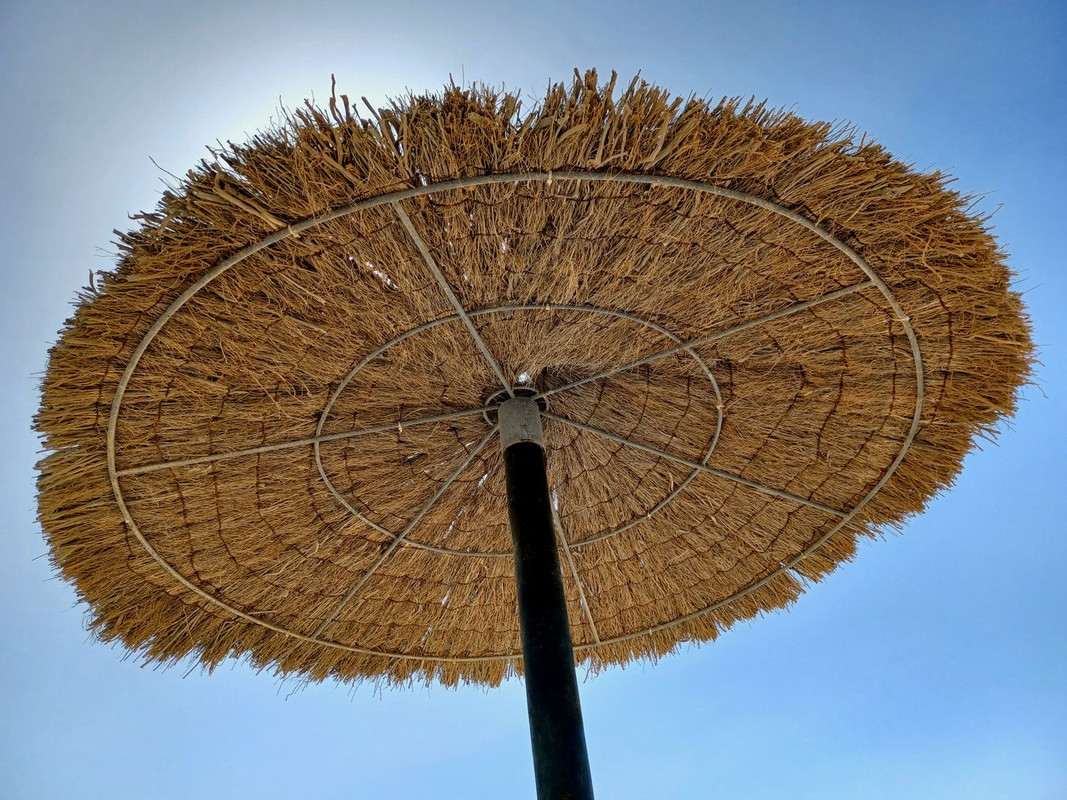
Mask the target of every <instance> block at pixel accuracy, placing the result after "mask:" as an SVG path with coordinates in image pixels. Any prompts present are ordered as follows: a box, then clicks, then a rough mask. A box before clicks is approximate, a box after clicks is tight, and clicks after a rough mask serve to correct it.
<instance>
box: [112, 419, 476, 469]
mask: <svg viewBox="0 0 1067 800" xmlns="http://www.w3.org/2000/svg"><path fill="white" fill-rule="evenodd" d="M485 411H486V409H485V408H468V409H466V410H464V411H452V412H449V413H448V414H435V415H434V416H432V417H419V418H416V419H401V420H397V421H396V422H389V423H386V424H384V425H373V426H371V427H369V428H357V429H356V430H352V431H342V432H340V433H326V434H323V435H321V436H312V437H311V438H310V439H291V440H290V441H287V442H277V443H275V444H264V445H260V446H259V447H248V448H245V449H244V450H231V451H229V452H227V453H214V454H212V455H209V456H195V457H193V458H183V459H179V460H177V461H163V462H160V463H157V464H145V465H144V466H140V467H128V468H127V469H120V470H117V471H116V472H115V475H117V476H118V477H120V478H121V477H124V476H126V475H143V474H145V473H147V472H159V471H160V470H163V469H172V468H174V467H191V466H193V465H195V464H210V463H212V462H214V461H225V460H227V459H230V458H241V457H242V456H255V455H259V454H260V453H273V452H277V451H279V450H291V449H293V448H295V447H305V446H311V445H315V444H321V443H322V442H336V441H338V440H341V439H354V438H355V437H357V436H366V435H367V434H369V433H383V432H384V431H392V430H396V429H397V428H403V427H404V426H414V425H428V424H430V423H434V422H448V421H449V420H453V419H462V418H463V417H472V416H474V415H475V414H482V413H484V412H485Z"/></svg>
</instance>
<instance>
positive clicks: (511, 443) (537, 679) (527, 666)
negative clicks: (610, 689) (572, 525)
mask: <svg viewBox="0 0 1067 800" xmlns="http://www.w3.org/2000/svg"><path fill="white" fill-rule="evenodd" d="M499 418H500V436H501V442H502V445H503V448H504V468H505V472H506V476H507V492H508V518H509V520H510V522H511V537H512V540H513V541H514V543H515V583H516V588H517V590H518V596H519V626H520V628H521V629H522V657H523V671H524V673H525V681H526V707H527V710H528V712H529V715H530V739H531V742H532V744H533V758H534V775H535V777H536V781H537V798H538V800H592V798H593V780H592V777H591V775H590V772H589V756H588V754H587V752H586V748H585V730H584V728H583V726H582V707H581V703H580V702H579V699H578V680H577V677H576V676H575V673H574V647H573V645H572V643H571V628H570V622H569V621H568V619H567V603H566V599H565V597H564V594H563V576H562V575H561V573H560V567H559V555H558V552H557V549H556V535H555V531H554V529H553V525H552V506H551V501H550V499H549V493H548V478H547V475H546V472H545V451H544V443H543V437H542V434H541V413H540V410H539V409H538V407H537V404H536V402H535V401H534V400H532V399H530V398H528V397H514V398H512V399H510V400H507V401H505V402H504V403H503V404H501V406H500V409H499Z"/></svg>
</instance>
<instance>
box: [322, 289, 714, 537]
mask: <svg viewBox="0 0 1067 800" xmlns="http://www.w3.org/2000/svg"><path fill="white" fill-rule="evenodd" d="M515 311H585V312H589V313H593V314H605V315H608V316H612V317H616V318H618V319H625V320H628V321H630V322H636V323H638V324H640V325H644V326H645V327H647V328H650V329H652V330H654V331H656V333H659V334H660V335H662V336H665V337H666V338H668V339H670V340H671V341H672V342H673V343H675V344H679V345H680V344H682V343H683V341H682V339H680V338H678V337H677V336H676V335H675V334H673V333H671V332H670V331H669V330H667V329H666V328H664V327H663V326H662V325H658V324H657V323H655V322H650V321H649V320H646V319H642V318H641V317H638V316H635V315H633V314H628V313H626V312H624V311H615V310H612V309H608V308H599V307H597V306H584V305H569V304H556V303H545V304H537V305H510V306H492V307H490V308H483V309H478V310H476V311H469V312H467V313H468V314H469V316H471V317H480V316H484V315H487V314H494V313H506V312H515ZM459 319H460V318H459V315H458V314H450V315H448V316H447V317H440V318H439V319H436V320H433V321H431V322H428V323H424V324H422V325H419V326H417V327H415V328H412V329H411V330H408V331H405V332H404V333H402V334H400V335H399V336H397V337H395V338H393V339H391V340H389V341H388V342H386V343H385V344H383V345H381V346H380V347H378V348H376V349H375V350H374V351H372V352H371V353H370V354H368V355H367V356H365V357H364V358H363V359H361V360H360V361H359V363H357V364H356V365H355V366H354V367H353V368H352V370H351V371H350V372H349V373H348V374H347V375H346V376H345V377H344V379H343V380H342V381H341V383H340V384H338V386H337V388H336V389H335V390H334V391H333V394H331V395H330V398H329V400H328V401H327V402H326V405H325V406H324V407H323V410H322V413H321V414H320V415H319V422H318V424H317V425H316V427H315V438H316V441H315V443H314V445H313V448H314V454H315V456H314V457H315V466H316V468H317V469H318V471H319V476H320V477H321V478H322V481H323V483H324V484H325V485H326V488H327V489H328V490H329V492H330V494H332V495H333V496H334V497H335V498H336V499H337V501H338V502H339V503H340V504H341V505H342V506H343V507H344V508H345V510H346V511H348V512H349V513H350V514H352V515H353V516H355V517H356V518H358V519H359V520H360V521H362V522H364V523H365V524H367V525H369V526H370V527H371V528H373V529H374V530H376V531H378V532H379V533H382V534H384V535H386V536H388V537H390V538H392V539H398V538H400V535H399V534H398V533H396V532H395V531H391V530H389V529H388V528H386V527H384V526H382V525H379V524H378V523H377V522H375V521H374V520H372V519H370V518H369V517H368V516H367V515H366V514H364V513H362V512H361V511H360V510H359V509H357V508H356V507H355V506H353V505H352V504H351V503H350V502H348V500H346V499H345V498H344V496H343V495H342V494H341V492H340V491H338V489H337V487H336V486H335V485H334V484H333V482H332V481H331V480H330V478H329V476H328V475H327V474H326V468H325V466H324V465H323V463H322V450H321V447H320V443H319V441H318V439H319V438H320V437H321V436H322V435H323V429H324V427H325V425H326V421H327V419H328V418H329V415H330V411H331V409H332V408H333V406H334V404H335V403H336V402H337V399H338V398H339V397H340V396H341V394H342V393H343V392H344V391H345V389H346V388H347V387H348V385H349V384H350V383H351V382H352V379H353V378H355V377H356V375H357V374H358V373H359V372H360V370H362V369H363V368H364V367H366V366H367V365H368V364H370V363H371V362H372V361H373V360H374V359H376V358H378V357H379V356H381V355H382V354H383V353H385V352H386V351H387V350H389V349H390V348H391V347H394V346H396V345H397V344H399V343H400V342H402V341H404V340H405V339H407V338H409V337H411V336H414V335H415V334H417V333H422V332H424V331H427V330H430V329H431V328H435V327H437V326H438V325H442V324H445V323H451V322H458V321H459ZM682 352H684V353H686V355H688V356H690V357H691V358H692V359H694V360H695V361H696V362H697V364H698V365H699V367H700V369H701V371H702V372H703V373H704V375H706V376H707V379H708V381H709V382H710V383H711V387H712V391H713V393H714V395H715V431H714V432H713V434H712V436H711V440H710V442H709V445H708V448H707V450H706V451H705V452H704V454H703V456H702V457H701V460H700V462H699V463H701V464H707V462H708V460H709V459H710V458H711V454H712V453H713V452H714V450H715V446H716V445H717V444H718V442H719V435H720V433H721V432H722V416H723V402H722V392H721V390H720V389H719V383H718V381H716V380H715V376H714V375H713V374H712V372H711V368H710V367H709V366H708V365H707V363H706V362H705V361H704V359H703V358H701V357H700V355H699V354H698V353H697V352H696V351H695V350H693V349H692V348H685V349H684V350H683V351H682ZM512 391H514V392H516V393H518V392H520V391H521V392H524V393H525V392H529V393H530V394H531V396H534V395H537V396H538V404H539V405H540V403H541V402H542V401H543V402H544V403H545V407H544V408H542V411H544V410H546V409H547V407H548V397H541V396H540V394H539V393H538V392H537V389H536V388H535V387H532V386H522V385H520V386H517V387H515V388H514V389H512ZM509 396H510V395H509V392H508V390H506V389H501V390H500V391H499V392H496V393H494V394H493V395H490V397H489V398H488V399H487V401H486V405H485V408H483V409H482V416H483V418H484V419H485V420H486V422H487V423H489V424H490V425H495V424H496V423H495V421H494V420H492V419H491V414H492V413H493V408H494V398H499V400H500V401H502V400H505V399H507V397H509ZM699 474H700V470H698V469H694V470H692V472H690V473H689V475H687V476H686V477H685V478H684V479H683V480H682V481H680V482H679V483H678V484H677V485H676V486H674V488H673V489H672V490H671V491H670V492H669V493H668V494H667V495H666V496H664V497H663V498H662V499H661V500H660V501H659V502H657V503H656V505H654V506H653V507H652V508H651V509H649V510H648V511H647V512H646V513H645V514H643V515H642V516H640V517H637V518H636V519H632V520H630V521H629V522H626V523H624V524H623V525H620V526H618V527H616V528H613V529H611V530H608V531H604V532H602V533H599V534H597V535H596V536H591V537H588V538H585V539H582V540H581V541H578V542H571V543H570V547H571V548H578V547H582V546H584V545H587V544H592V543H593V542H599V541H601V540H602V539H606V538H608V537H609V536H615V535H617V534H619V533H622V532H623V531H627V530H629V529H630V528H632V527H633V526H634V525H637V524H639V523H641V522H643V521H644V520H646V519H648V518H649V517H651V516H652V515H653V514H655V513H656V512H658V511H659V510H660V509H662V508H663V507H664V506H665V505H667V503H669V502H670V501H671V500H673V499H674V498H675V497H677V496H678V494H679V493H680V492H682V491H683V490H684V489H685V488H686V487H687V486H688V485H689V484H690V483H692V482H693V480H694V479H695V478H696V476H697V475H699ZM402 544H403V545H406V546H410V547H414V548H418V549H421V550H430V551H432V552H435V553H442V554H445V555H458V556H476V557H482V558H511V556H512V551H511V550H506V551H498V552H493V551H488V552H487V551H474V550H453V549H451V548H447V547H437V546H435V545H428V544H423V543H421V542H417V541H413V540H412V539H410V538H404V539H403V542H402Z"/></svg>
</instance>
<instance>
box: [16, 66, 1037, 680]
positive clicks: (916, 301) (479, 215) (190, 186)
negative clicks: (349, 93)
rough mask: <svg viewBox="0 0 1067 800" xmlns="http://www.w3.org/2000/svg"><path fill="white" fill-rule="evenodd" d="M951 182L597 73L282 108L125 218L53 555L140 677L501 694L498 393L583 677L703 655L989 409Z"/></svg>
mask: <svg viewBox="0 0 1067 800" xmlns="http://www.w3.org/2000/svg"><path fill="white" fill-rule="evenodd" d="M368 107H370V106H369V104H368ZM946 184H947V180H946V178H945V177H944V176H943V175H941V174H938V173H934V174H921V173H918V172H916V171H914V170H912V169H910V168H909V167H907V166H906V165H904V164H902V163H900V162H899V161H896V160H894V159H893V158H892V157H891V156H890V155H888V154H887V153H886V152H885V151H884V150H883V149H882V148H881V147H880V146H878V145H877V144H875V143H873V142H871V141H870V140H868V139H866V138H857V137H856V136H855V135H854V133H853V132H852V131H851V130H849V129H845V128H841V127H836V128H835V127H833V126H831V125H828V124H825V123H811V122H807V121H804V120H802V119H800V118H798V117H797V116H795V115H793V114H791V113H788V112H781V111H773V110H770V109H768V108H767V107H765V106H764V105H762V104H758V105H757V104H754V103H744V102H740V101H736V100H724V101H722V102H720V103H719V104H717V105H712V104H709V103H707V102H705V101H702V100H699V99H693V98H690V99H688V100H687V99H683V98H677V97H673V96H671V95H670V94H669V93H668V92H666V91H664V90H662V89H659V88H656V87H653V86H650V85H648V84H646V83H645V82H643V81H641V80H638V79H634V81H633V82H631V83H630V84H629V86H628V87H626V88H625V89H623V88H622V87H619V86H617V85H616V80H615V76H614V75H612V77H611V79H610V80H609V81H608V82H607V83H600V82H598V78H597V75H596V73H594V72H589V73H586V74H585V75H579V74H578V73H576V74H575V79H574V81H573V83H572V84H571V85H563V84H561V85H555V86H551V87H550V88H549V89H548V92H547V94H546V95H545V97H544V98H543V99H542V100H540V101H539V102H538V103H537V104H536V106H535V107H534V108H533V109H532V110H528V111H527V110H523V109H522V108H521V103H520V99H519V96H518V95H516V94H512V93H506V92H501V91H496V90H493V89H489V88H484V87H472V88H464V87H457V86H454V85H450V86H448V87H446V88H445V90H444V92H443V93H442V94H440V95H427V96H414V95H413V96H409V97H406V98H403V99H400V100H397V101H394V102H393V103H392V104H391V105H389V106H388V107H387V108H383V109H374V108H370V111H369V113H368V112H359V111H357V110H356V108H354V107H353V106H352V104H350V102H349V99H348V98H347V97H346V96H344V95H341V96H339V97H338V96H336V95H334V96H333V97H331V99H330V101H329V104H328V107H326V108H317V107H315V106H314V105H312V104H310V103H309V104H306V105H305V106H304V107H302V108H300V109H299V110H295V111H291V112H287V113H286V114H285V116H284V118H283V119H282V121H281V122H280V123H279V124H278V126H277V127H276V128H274V129H272V130H268V131H265V132H263V133H260V134H258V135H256V136H255V137H253V138H252V139H251V141H249V142H248V143H247V144H228V145H226V146H225V147H222V148H221V149H218V150H214V151H212V152H211V158H210V159H208V160H205V161H203V162H201V163H200V164H199V165H198V166H197V167H196V168H195V169H193V170H191V171H190V172H189V173H188V175H187V176H186V178H185V179H184V180H183V181H182V182H181V184H180V185H176V186H173V187H171V189H170V190H169V191H167V192H165V193H164V195H163V197H162V199H161V201H160V203H159V205H158V207H157V209H156V210H155V211H153V212H149V213H145V214H142V215H139V216H138V217H137V218H136V219H137V220H138V223H139V224H138V227H137V228H136V229H135V230H133V231H131V232H128V233H120V234H119V243H120V247H121V258H120V261H119V263H118V265H117V267H116V268H115V270H114V271H113V272H111V273H109V274H107V275H104V276H102V278H101V280H99V281H97V283H96V285H95V287H94V288H92V289H88V290H86V291H85V292H84V293H83V294H82V295H81V297H80V303H79V305H78V307H77V310H76V312H75V314H74V316H73V317H72V318H71V319H70V320H69V321H68V323H67V325H66V327H65V329H64V330H63V332H62V334H61V336H60V339H59V341H58V343H57V344H56V345H55V347H54V348H53V349H52V353H51V360H50V364H49V368H48V371H47V374H46V376H45V378H44V383H43V390H42V395H43V397H42V405H41V410H40V413H39V415H38V417H37V423H36V424H37V427H38V430H39V431H40V432H41V433H42V434H43V436H44V443H45V447H46V449H47V453H46V455H45V456H44V458H43V459H42V461H41V462H40V477H39V489H40V494H39V498H40V499H39V516H40V520H41V524H42V526H43V528H44V531H45V534H46V536H47V537H48V540H49V542H50V544H51V548H52V558H53V560H54V563H55V565H56V567H57V568H58V569H59V570H60V571H61V572H62V574H63V575H64V576H65V577H66V578H67V579H68V580H70V581H72V582H73V583H74V585H75V586H76V587H77V590H78V592H79V594H80V596H81V597H82V598H83V599H84V600H85V601H86V602H87V603H88V604H89V606H90V608H91V609H92V611H91V613H92V625H93V629H94V630H95V631H96V632H97V633H98V634H99V636H100V637H101V638H102V639H104V640H108V641H111V640H115V641H119V642H121V643H123V644H124V645H125V646H126V647H128V648H131V649H133V650H135V651H137V652H139V653H142V654H143V655H144V657H145V658H146V659H147V660H150V661H163V662H169V661H173V660H176V659H180V658H184V657H186V656H190V655H191V656H193V657H194V658H196V659H198V660H199V661H201V662H203V663H204V664H206V665H208V666H214V665H216V664H218V663H219V662H220V661H222V660H223V659H225V658H227V657H230V656H242V655H244V656H248V657H249V658H250V659H251V660H252V661H253V662H254V663H255V664H257V665H260V666H262V667H268V668H273V669H276V670H278V671H279V672H281V673H298V674H301V675H304V676H306V677H309V678H312V679H322V678H325V677H327V676H333V677H336V678H340V679H342V680H357V679H363V678H371V679H381V680H386V681H388V682H406V681H409V680H412V679H415V680H424V681H441V682H443V683H445V684H455V683H457V682H460V681H467V682H474V683H484V684H496V683H498V682H499V681H501V680H502V679H503V678H504V677H506V676H507V675H509V674H511V673H515V672H521V670H522V655H521V640H520V634H519V624H518V619H517V615H516V596H515V583H514V564H513V561H512V557H511V555H512V543H511V539H510V536H509V533H508V515H507V509H506V505H505V492H504V479H503V466H502V458H501V452H500V446H499V442H498V441H497V439H498V436H497V419H496V413H495V410H494V409H495V407H496V406H497V405H499V403H500V402H501V401H502V400H503V399H505V398H507V397H508V396H509V393H511V394H516V393H517V394H530V395H533V396H536V397H537V398H538V402H539V404H540V405H541V407H542V408H543V409H544V414H543V420H544V436H545V445H546V451H547V463H548V474H549V482H550V486H551V496H552V506H553V510H554V516H555V520H556V529H557V530H556V533H557V538H558V543H559V551H560V561H561V564H562V565H563V572H564V583H565V590H566V594H567V602H568V607H569V616H570V620H571V625H572V637H573V640H574V645H575V651H576V658H577V660H578V661H579V662H581V663H584V664H586V665H588V666H589V667H590V668H592V669H593V670H596V669H599V668H601V667H603V666H605V665H609V664H623V663H626V662H628V661H630V660H632V659H635V658H642V657H652V658H655V657H657V656H660V655H662V654H665V653H668V652H670V651H671V650H673V649H675V648H676V647H677V646H678V645H679V643H681V642H687V641H707V640H710V639H713V638H715V636H716V635H718V633H720V632H721V631H723V630H725V629H726V628H728V627H729V626H730V625H732V624H733V623H735V622H737V621H738V620H742V619H747V618H750V617H753V616H755V615H758V614H760V613H762V612H767V611H771V610H774V609H779V608H783V607H785V606H787V605H788V604H790V603H792V602H793V601H794V600H796V599H797V597H798V596H799V595H800V594H801V592H802V591H803V590H804V587H805V585H807V584H808V583H810V582H812V581H818V580H821V579H822V578H823V577H824V576H826V575H827V574H828V573H830V572H831V571H832V570H834V569H835V568H836V567H837V566H838V565H839V564H841V563H842V562H844V561H847V560H848V559H849V558H850V557H851V556H852V555H853V553H854V552H855V549H856V542H857V539H859V538H862V537H869V536H873V535H876V534H878V533H879V532H880V531H884V530H886V529H887V528H892V527H896V526H899V525H900V524H901V522H902V521H903V520H904V519H905V518H906V517H907V516H908V515H910V514H914V513H917V512H918V511H920V510H921V508H922V507H923V504H924V503H925V502H926V501H927V500H929V499H930V498H931V497H932V496H933V495H934V494H935V493H936V492H938V491H939V490H941V489H943V488H945V487H946V486H948V485H949V484H950V483H951V481H952V480H953V478H954V476H955V475H956V473H957V472H958V470H959V468H960V464H961V461H962V459H963V458H964V456H965V455H966V453H967V452H968V450H969V449H970V448H971V447H972V445H973V443H974V441H975V439H976V437H989V436H991V435H992V434H993V433H994V431H995V428H996V426H997V424H998V422H999V421H1000V420H1001V419H1002V418H1004V417H1005V415H1008V414H1010V413H1011V412H1012V411H1013V407H1014V402H1015V397H1016V392H1017V390H1018V389H1019V387H1020V385H1021V384H1022V383H1024V382H1025V381H1026V379H1027V376H1028V373H1029V364H1030V358H1031V351H1032V345H1031V341H1030V336H1029V326H1028V323H1027V321H1026V318H1025V316H1024V314H1023V310H1022V305H1021V302H1020V299H1019V297H1018V295H1017V294H1015V293H1014V292H1012V291H1011V290H1010V288H1009V279H1010V273H1009V271H1008V269H1007V268H1006V266H1005V263H1004V255H1003V254H1002V253H1001V252H1000V251H999V250H998V248H997V246H996V243H995V241H994V240H993V238H992V236H991V235H990V233H989V231H988V230H987V228H986V220H984V219H981V218H978V217H976V216H975V215H974V214H973V212H971V211H970V210H969V206H968V201H967V199H966V198H963V197H961V196H959V195H958V194H956V193H954V192H953V191H951V190H950V189H948V188H947V185H946Z"/></svg>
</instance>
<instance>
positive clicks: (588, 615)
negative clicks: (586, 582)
mask: <svg viewBox="0 0 1067 800" xmlns="http://www.w3.org/2000/svg"><path fill="white" fill-rule="evenodd" d="M552 524H553V525H554V527H555V528H556V534H557V535H558V536H559V541H560V544H562V545H563V554H564V555H565V556H566V557H567V564H568V565H570V568H571V575H573V576H574V583H575V585H577V587H578V597H579V599H580V600H581V605H582V611H583V612H585V621H586V622H588V623H589V630H591V631H592V632H593V641H594V642H596V643H597V644H600V632H599V631H598V630H597V629H596V623H595V622H593V610H592V609H591V608H589V601H588V600H587V599H586V597H585V587H583V586H582V579H581V578H580V577H578V566H577V565H576V564H575V563H574V556H573V555H572V554H571V546H570V544H569V543H568V542H567V537H566V536H565V535H564V533H563V525H562V524H561V523H560V521H559V516H558V515H557V514H556V509H555V508H553V509H552Z"/></svg>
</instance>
